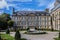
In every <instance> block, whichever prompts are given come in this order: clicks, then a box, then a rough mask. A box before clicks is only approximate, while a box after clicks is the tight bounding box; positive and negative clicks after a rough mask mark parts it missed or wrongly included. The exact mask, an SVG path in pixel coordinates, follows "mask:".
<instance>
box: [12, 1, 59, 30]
mask: <svg viewBox="0 0 60 40" xmlns="http://www.w3.org/2000/svg"><path fill="white" fill-rule="evenodd" d="M12 20H13V21H14V27H17V28H21V29H27V28H35V27H36V28H46V29H51V28H53V29H54V30H59V27H60V1H59V0H56V2H55V3H54V8H53V9H52V10H51V12H50V13H49V9H46V10H45V11H17V12H15V11H14V9H13V14H12Z"/></svg>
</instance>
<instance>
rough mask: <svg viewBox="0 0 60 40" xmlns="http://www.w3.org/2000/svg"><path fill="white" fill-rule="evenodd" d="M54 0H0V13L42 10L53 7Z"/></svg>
mask: <svg viewBox="0 0 60 40" xmlns="http://www.w3.org/2000/svg"><path fill="white" fill-rule="evenodd" d="M54 2H55V0H0V14H2V13H3V12H5V13H8V14H12V9H13V8H15V11H43V10H45V9H46V8H49V9H50V10H51V9H52V8H53V7H54Z"/></svg>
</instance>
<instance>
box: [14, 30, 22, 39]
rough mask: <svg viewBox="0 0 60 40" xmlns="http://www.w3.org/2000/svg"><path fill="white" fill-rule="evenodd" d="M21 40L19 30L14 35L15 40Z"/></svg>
mask: <svg viewBox="0 0 60 40" xmlns="http://www.w3.org/2000/svg"><path fill="white" fill-rule="evenodd" d="M20 39H21V34H20V32H19V30H17V31H16V34H15V40H20Z"/></svg>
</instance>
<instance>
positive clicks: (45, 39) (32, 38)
mask: <svg viewBox="0 0 60 40" xmlns="http://www.w3.org/2000/svg"><path fill="white" fill-rule="evenodd" d="M47 33H48V34H43V35H27V34H23V33H22V32H21V36H22V38H26V39H28V40H54V39H53V38H55V37H58V33H57V32H47ZM10 35H11V36H13V37H14V35H15V32H11V34H10Z"/></svg>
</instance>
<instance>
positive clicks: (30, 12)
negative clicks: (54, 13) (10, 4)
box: [13, 11, 50, 16]
mask: <svg viewBox="0 0 60 40" xmlns="http://www.w3.org/2000/svg"><path fill="white" fill-rule="evenodd" d="M30 14H34V15H36V16H40V15H50V14H49V13H47V12H44V11H17V12H15V14H13V15H21V16H26V15H27V16H28V15H30Z"/></svg>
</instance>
